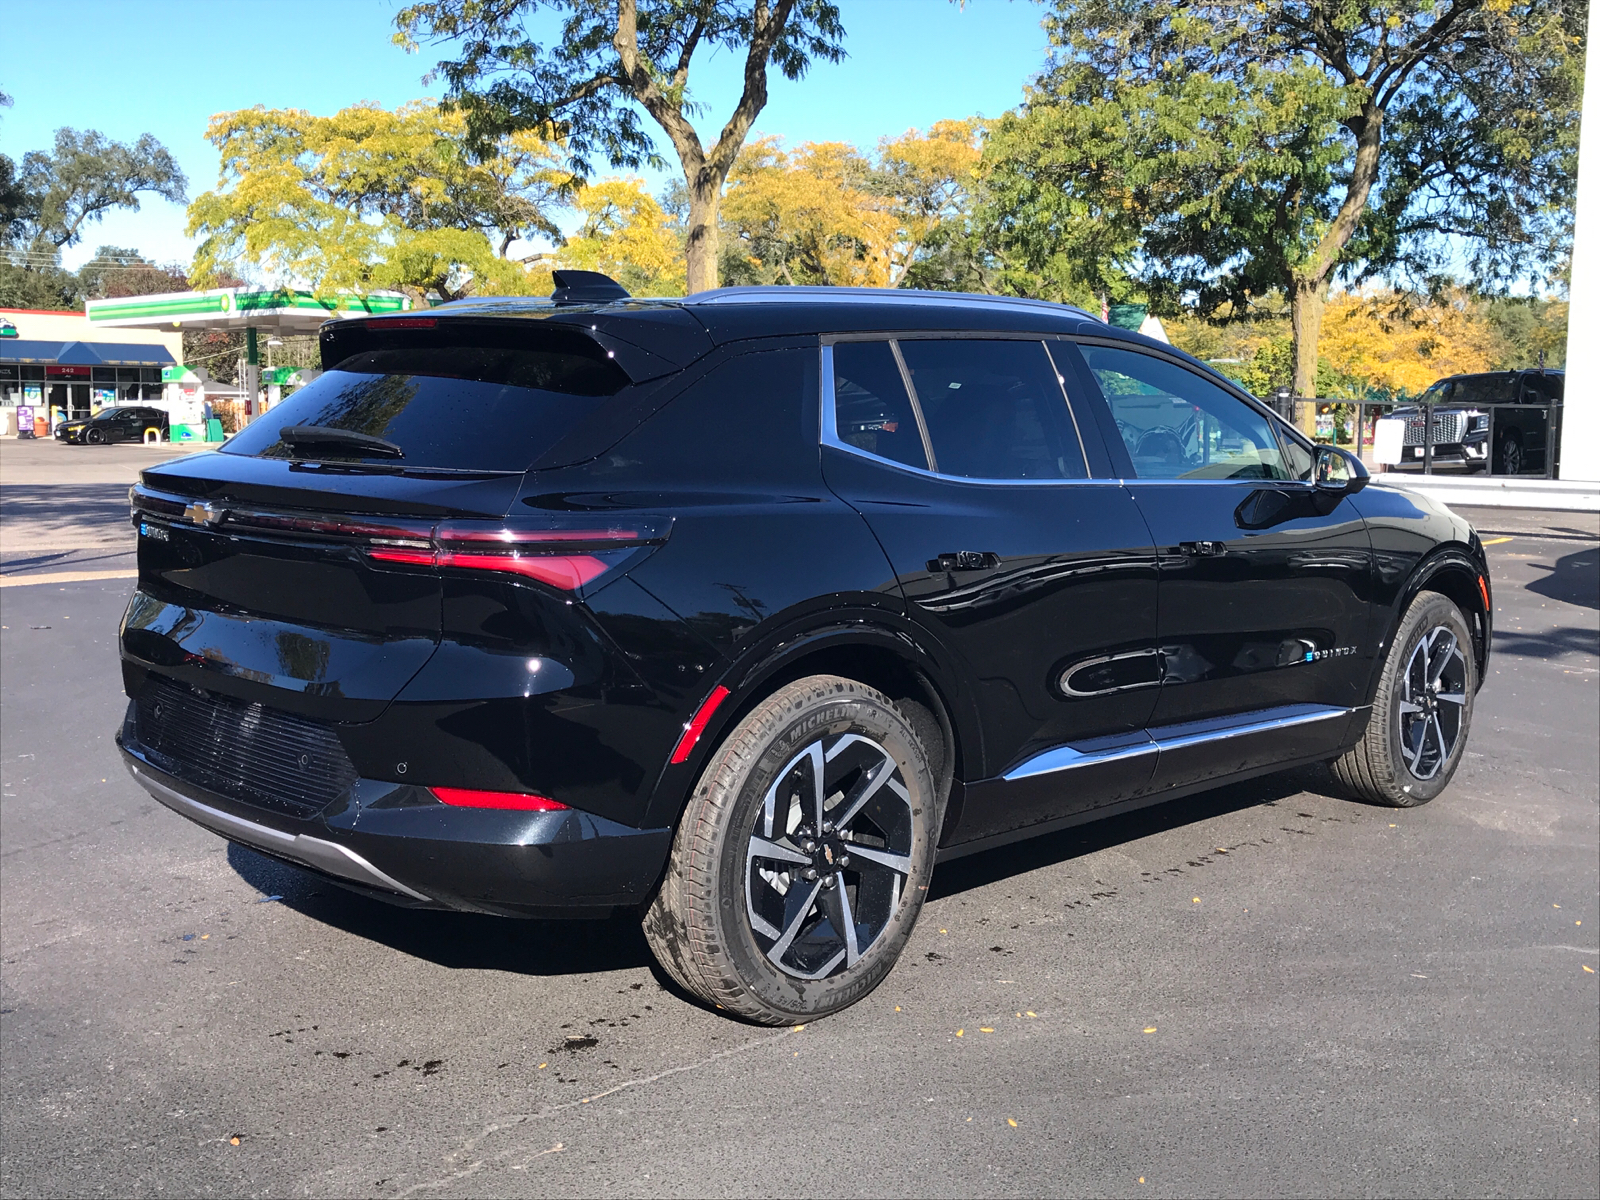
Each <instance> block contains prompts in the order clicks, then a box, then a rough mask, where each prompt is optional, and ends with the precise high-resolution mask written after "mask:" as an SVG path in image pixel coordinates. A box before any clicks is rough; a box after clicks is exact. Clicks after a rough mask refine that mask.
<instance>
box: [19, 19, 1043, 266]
mask: <svg viewBox="0 0 1600 1200" xmlns="http://www.w3.org/2000/svg"><path fill="white" fill-rule="evenodd" d="M398 7H399V4H398V2H396V0H272V2H271V3H268V2H266V0H255V2H250V0H52V2H51V3H40V2H34V3H28V2H27V0H15V2H13V3H9V4H7V5H6V9H7V15H6V18H5V43H6V53H5V55H4V56H3V60H0V91H3V92H6V93H9V94H10V95H11V97H12V99H13V101H14V106H13V107H12V108H10V109H0V152H4V153H6V154H8V155H10V156H11V157H12V158H13V159H20V158H21V157H22V155H23V154H24V153H25V152H27V151H28V150H34V149H45V148H48V146H49V145H50V143H51V141H52V139H53V137H54V132H55V130H56V129H57V128H58V127H59V126H63V125H69V126H72V127H74V128H77V129H98V130H99V131H101V132H102V133H104V134H107V135H108V136H110V137H114V138H116V139H118V140H123V141H130V140H132V139H134V138H137V137H138V136H139V135H140V134H142V133H152V134H154V135H155V136H156V138H158V139H159V140H160V141H161V142H162V143H163V144H164V145H165V146H166V147H167V148H168V149H169V150H171V151H172V153H173V154H174V155H175V156H176V157H177V159H178V161H179V163H180V164H181V165H182V167H183V169H184V171H185V173H186V174H187V175H188V177H189V190H190V195H191V196H193V195H196V194H198V193H199V192H202V191H206V190H210V189H211V188H213V187H215V185H216V177H217V156H216V152H215V151H214V150H213V149H212V148H211V146H210V145H209V144H208V143H207V142H206V140H205V128H206V122H207V121H208V120H209V119H210V117H211V115H212V114H213V113H218V112H227V111H230V110H233V109H238V108H248V107H250V106H252V105H255V104H263V105H266V106H267V107H269V108H303V109H306V110H308V111H311V112H315V113H324V114H325V113H332V112H335V111H337V110H338V109H340V108H343V107H345V106H346V105H350V104H355V103H357V102H360V101H373V102H376V103H378V104H382V105H384V106H386V107H391V108H392V107H394V106H396V105H398V104H402V103H404V102H405V101H407V100H414V99H417V98H419V97H422V96H428V95H438V94H439V93H440V88H439V86H438V85H435V86H434V87H432V88H430V87H425V86H424V85H423V83H422V76H423V74H424V73H425V72H426V71H427V70H428V69H429V68H430V67H431V66H432V65H433V64H434V62H435V61H436V57H437V56H430V54H429V51H428V49H427V48H426V47H424V48H423V51H422V53H421V54H418V55H407V54H406V53H404V52H403V51H402V50H400V49H399V48H398V47H396V46H394V45H392V44H391V43H390V41H389V38H390V35H391V34H392V32H393V25H392V22H393V17H394V13H395V11H396V9H397V8H398ZM840 8H841V10H842V12H843V19H844V26H845V30H846V34H847V38H846V48H847V50H848V51H849V57H848V58H846V59H845V61H844V62H842V63H839V64H837V65H831V64H821V65H818V66H814V67H813V68H812V70H811V72H810V73H809V74H808V75H807V76H806V77H805V78H804V79H803V80H802V81H801V82H799V83H790V82H789V81H788V80H785V79H783V78H781V77H779V76H776V75H775V76H774V78H773V81H772V84H771V86H770V96H769V99H768V102H767V107H766V109H765V110H764V111H763V112H762V114H761V116H760V117H759V118H758V119H757V122H756V132H757V133H765V134H778V135H780V136H782V137H784V138H785V139H787V140H788V141H789V142H790V143H791V144H793V143H799V142H807V141H848V142H853V143H855V144H857V145H859V146H862V147H871V146H873V145H875V144H876V143H877V141H878V139H879V138H880V137H882V136H885V135H897V134H900V133H904V132H905V131H906V130H907V129H910V128H924V129H925V128H926V127H927V126H928V125H930V124H932V123H933V122H934V121H937V120H940V119H942V118H945V117H965V116H971V115H973V114H975V113H976V114H981V115H983V116H997V115H999V114H1000V113H1002V112H1004V111H1005V110H1006V109H1008V108H1011V107H1014V106H1015V105H1016V104H1017V103H1018V102H1019V101H1020V100H1021V99H1022V89H1023V87H1024V85H1025V84H1026V83H1027V81H1028V80H1029V79H1030V78H1032V77H1033V75H1035V74H1036V73H1037V72H1038V70H1039V69H1040V67H1041V66H1042V65H1043V62H1044V55H1045V48H1046V47H1045V37H1044V33H1043V31H1042V30H1041V28H1040V25H1039V20H1040V16H1041V11H1040V8H1039V7H1038V5H1037V4H1035V3H1032V2H1031V0H966V2H965V3H964V4H962V5H957V4H955V3H951V2H950V0H840ZM740 65H741V63H740V60H739V59H737V58H736V57H734V56H733V55H730V54H721V55H718V56H716V57H711V58H706V59H704V61H698V60H697V62H696V65H695V72H696V73H697V74H696V75H695V76H691V85H692V86H693V87H694V89H695V97H696V98H697V99H698V100H700V101H701V102H703V103H704V104H706V106H707V108H706V111H705V114H704V116H703V117H701V118H700V120H699V122H698V124H699V126H700V128H701V134H702V137H703V138H705V140H707V141H710V140H711V137H714V136H715V133H716V131H717V130H718V129H720V128H721V125H722V122H723V121H725V120H726V119H727V116H728V113H729V112H730V111H731V109H732V106H733V104H734V102H735V100H736V99H737V97H738V87H739V82H740ZM652 128H653V126H652ZM707 135H710V136H707ZM659 148H660V149H661V150H662V151H663V153H665V154H666V155H667V156H668V158H669V160H670V159H671V148H670V147H669V146H668V145H667V144H666V141H665V139H664V138H662V139H659ZM665 178H666V176H665V175H652V176H651V178H650V182H651V185H652V188H653V189H656V188H658V187H659V185H660V184H661V183H662V182H664V181H665ZM183 227H184V215H183V209H182V207H181V206H179V205H176V204H171V203H168V202H167V201H165V200H161V199H159V198H154V199H147V200H146V201H145V202H144V204H143V207H142V208H141V210H140V211H139V212H137V213H132V212H117V213H113V214H112V215H110V216H108V217H107V218H106V219H105V221H104V222H102V223H101V224H100V225H98V226H93V227H90V228H89V229H88V231H87V232H86V233H85V235H84V240H83V241H82V242H81V243H80V244H79V245H77V246H75V247H73V248H71V249H69V250H68V251H67V252H66V254H65V256H64V258H65V262H66V265H67V266H69V267H74V268H75V267H76V266H78V265H79V264H80V263H82V262H83V261H84V260H85V259H87V258H88V257H89V255H91V254H92V253H93V252H94V248H95V247H96V246H98V245H101V244H105V243H109V244H113V245H119V246H132V247H135V248H137V249H139V250H141V251H143V252H144V253H145V254H146V255H147V256H149V257H151V258H154V259H156V260H158V261H162V262H167V261H180V262H185V263H186V262H187V261H188V259H189V257H190V255H191V253H192V251H193V245H192V243H191V242H190V241H189V240H188V239H187V238H185V237H184V236H183Z"/></svg>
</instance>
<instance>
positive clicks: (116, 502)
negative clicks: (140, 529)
mask: <svg viewBox="0 0 1600 1200" xmlns="http://www.w3.org/2000/svg"><path fill="white" fill-rule="evenodd" d="M0 523H4V524H5V525H6V526H8V527H9V528H10V529H11V530H12V531H18V530H19V529H26V531H27V533H28V534H29V536H30V537H31V538H32V540H33V541H34V542H35V544H39V545H46V546H52V547H53V546H57V545H60V546H75V545H80V544H82V541H83V533H84V531H85V530H93V531H94V532H96V533H102V534H104V533H115V534H126V536H127V537H128V538H129V539H130V540H131V539H132V537H133V527H132V526H131V525H130V524H129V521H128V485H127V484H125V483H80V484H53V483H41V484H33V483H28V484H15V483H8V484H6V485H5V487H3V488H0Z"/></svg>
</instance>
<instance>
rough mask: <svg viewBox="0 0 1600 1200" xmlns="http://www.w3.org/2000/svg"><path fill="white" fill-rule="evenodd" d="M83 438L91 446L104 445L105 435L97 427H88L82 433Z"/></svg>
mask: <svg viewBox="0 0 1600 1200" xmlns="http://www.w3.org/2000/svg"><path fill="white" fill-rule="evenodd" d="M83 440H84V441H86V442H88V443H89V445H91V446H103V445H105V441H106V435H105V434H104V433H102V432H101V431H100V430H98V429H89V430H86V431H85V432H84V433H83Z"/></svg>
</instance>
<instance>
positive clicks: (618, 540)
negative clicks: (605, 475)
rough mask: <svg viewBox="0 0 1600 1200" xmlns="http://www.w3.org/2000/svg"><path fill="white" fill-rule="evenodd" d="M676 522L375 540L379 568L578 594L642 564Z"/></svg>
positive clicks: (589, 523)
mask: <svg viewBox="0 0 1600 1200" xmlns="http://www.w3.org/2000/svg"><path fill="white" fill-rule="evenodd" d="M671 528H672V521H671V519H670V518H664V517H645V518H639V519H630V520H627V521H619V522H615V523H610V522H601V521H596V520H595V519H594V518H593V517H588V518H587V519H584V518H582V517H575V518H572V519H567V520H559V519H557V518H555V517H551V518H547V519H545V520H543V521H540V522H538V523H533V522H528V521H519V522H516V523H505V524H499V525H489V524H482V525H480V524H477V523H470V524H469V523H467V522H456V523H452V524H447V525H441V526H439V528H438V529H437V530H436V531H435V533H434V536H433V538H432V540H431V542H429V543H422V542H416V541H413V540H409V539H406V540H401V539H385V538H374V539H373V540H372V544H371V546H370V547H369V548H368V550H367V555H368V557H369V558H371V559H373V560H374V561H376V562H384V563H398V564H402V565H405V566H416V567H445V568H450V569H455V570H466V571H496V572H501V573H503V574H509V575H520V576H522V577H523V578H524V579H534V580H537V581H538V582H540V583H544V584H548V585H549V586H551V587H555V588H560V589H561V590H563V591H569V592H571V591H577V590H578V589H579V588H581V587H583V586H584V585H585V584H588V583H592V582H593V581H594V580H596V579H598V578H599V577H600V576H601V575H604V574H605V573H606V572H607V571H610V570H612V569H614V568H616V567H619V566H621V565H623V564H624V563H628V562H632V561H634V560H636V558H637V556H639V555H640V554H641V553H645V552H648V549H649V548H651V547H654V546H659V545H660V544H661V543H662V542H664V541H666V540H667V534H668V533H669V532H670V531H671Z"/></svg>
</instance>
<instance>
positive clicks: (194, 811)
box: [128, 762, 433, 904]
mask: <svg viewBox="0 0 1600 1200" xmlns="http://www.w3.org/2000/svg"><path fill="white" fill-rule="evenodd" d="M128 772H129V774H131V775H132V776H133V777H134V779H136V780H138V782H139V784H140V786H141V787H143V788H144V790H145V791H147V792H149V793H150V794H151V795H152V796H154V797H155V798H156V799H157V800H159V801H160V802H161V803H162V804H164V805H166V806H167V807H168V808H170V809H171V810H172V811H173V812H175V813H177V814H178V815H179V816H183V817H188V818H189V820H191V821H193V822H194V823H195V824H196V825H203V826H204V827H205V828H207V829H209V830H211V832H212V833H219V834H221V835H222V836H223V837H225V838H227V839H228V840H229V841H234V842H242V843H243V844H244V845H247V846H254V847H256V848H257V849H259V850H265V851H266V852H267V853H268V854H276V855H278V856H279V857H280V858H287V859H291V860H293V861H295V862H299V863H304V864H305V865H306V866H308V867H311V868H313V869H315V870H318V871H322V872H324V873H325V874H328V875H335V876H338V877H339V878H340V879H348V880H350V881H352V882H354V883H359V884H364V885H365V886H367V887H375V888H381V889H383V890H384V891H386V892H398V893H399V894H400V895H402V896H409V897H410V898H411V899H413V900H421V901H423V902H424V903H427V904H432V903H433V898H432V897H431V896H424V895H423V894H422V893H421V892H419V891H416V890H415V889H413V888H408V887H407V886H406V885H405V884H403V883H401V882H400V881H399V880H397V879H393V878H391V877H390V876H388V875H385V874H384V873H383V872H382V871H380V870H378V868H377V867H375V866H373V865H372V864H371V863H370V862H368V861H367V860H366V859H364V858H362V857H361V855H359V854H357V853H356V852H355V851H354V850H350V849H347V848H346V847H344V846H341V845H339V844H338V843H337V842H330V841H326V840H324V839H323V838H315V837H308V836H307V835H306V834H303V833H298V834H296V833H284V832H283V831H281V830H278V829H273V828H271V827H270V826H267V825H259V824H257V823H256V822H254V821H247V820H245V819H244V818H243V817H236V816H234V815H233V814H232V813H225V812H223V811H222V810H221V809H217V808H212V807H211V806H210V805H208V804H201V803H200V802H199V801H198V800H191V799H189V797H187V796H185V795H183V794H182V793H181V792H177V791H174V790H173V789H172V788H170V787H168V786H167V785H166V784H164V783H162V782H160V781H159V780H157V779H153V778H151V776H150V775H148V774H146V773H145V772H144V771H141V770H140V769H139V767H138V765H137V764H136V763H133V762H129V763H128Z"/></svg>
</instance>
